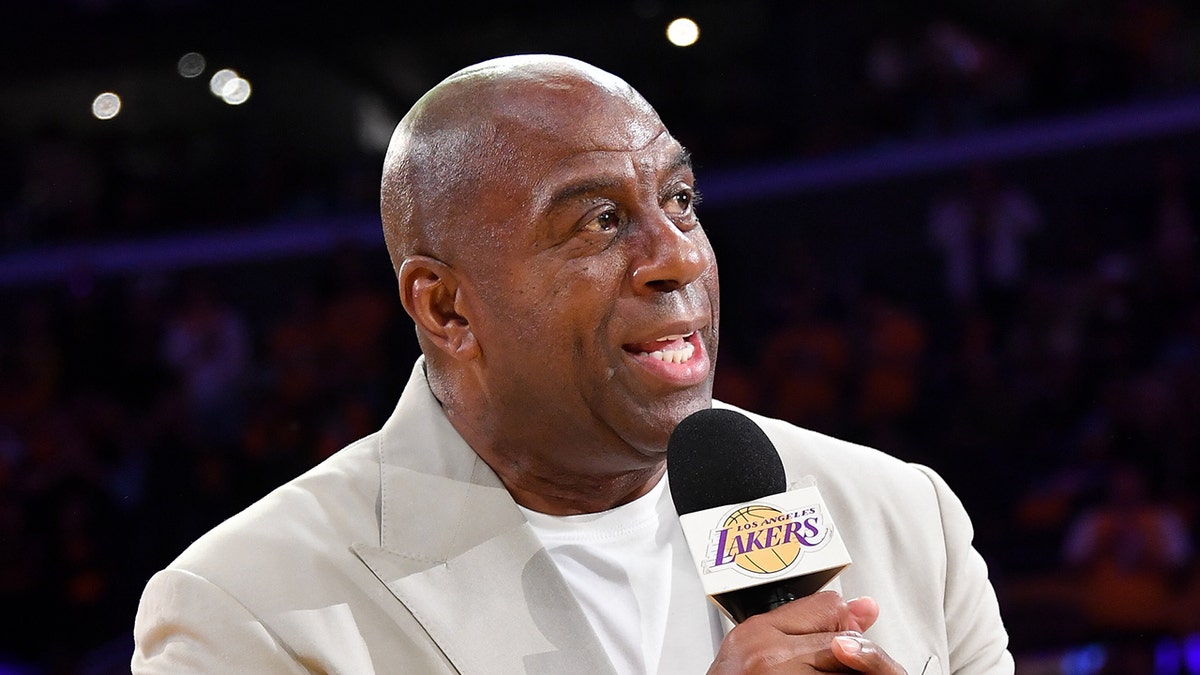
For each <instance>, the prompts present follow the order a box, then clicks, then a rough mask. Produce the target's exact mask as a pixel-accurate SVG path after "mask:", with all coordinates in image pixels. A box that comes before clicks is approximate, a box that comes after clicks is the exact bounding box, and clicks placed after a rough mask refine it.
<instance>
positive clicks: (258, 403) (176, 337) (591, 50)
mask: <svg viewBox="0 0 1200 675" xmlns="http://www.w3.org/2000/svg"><path fill="white" fill-rule="evenodd" d="M568 5H575V8H574V9H570V8H568ZM3 15H4V19H3V20H0V24H3V28H0V34H2V35H3V39H2V40H0V45H2V46H0V51H2V52H3V54H4V58H3V59H0V72H2V73H3V77H2V79H0V158H2V161H0V608H3V609H2V612H3V615H4V617H5V621H4V624H5V629H4V630H3V631H2V632H0V673H4V674H6V675H7V674H9V673H20V674H40V673H109V672H112V673H118V672H128V658H129V654H130V651H131V649H132V639H131V637H130V631H131V627H132V621H133V615H134V610H135V608H136V604H137V599H138V595H139V592H140V590H141V588H142V585H143V584H144V583H145V581H146V579H147V578H148V576H149V575H150V574H151V573H152V572H153V571H154V570H156V569H158V568H160V567H162V566H163V565H165V564H166V563H167V562H169V561H170V560H171V558H172V557H173V556H174V555H176V554H177V553H178V552H179V551H180V550H182V548H183V547H184V546H185V545H187V543H189V542H190V541H191V540H192V539H194V538H195V537H196V536H197V535H199V534H200V533H202V532H204V531H205V530H207V529H208V528H210V527H211V526H213V525H214V524H216V523H218V522H220V521H221V520H222V519H224V518H225V517H227V516H229V515H230V514H232V513H234V512H235V511H237V510H238V509H240V508H241V507H243V506H245V505H246V504H248V503H249V502H251V501H253V500H255V499H256V498H258V497H260V496H262V495H263V494H264V493H265V492H266V491H267V490H269V489H270V488H272V487H274V486H276V485H278V484H279V483H281V482H283V481H285V480H286V479H288V478H290V477H292V476H294V475H296V474H298V473H299V472H301V471H303V470H305V469H306V468H308V467H310V466H312V465H313V464H314V463H316V462H318V461H320V460H321V459H322V458H324V457H326V456H327V455H329V454H330V453H332V452H334V451H336V450H337V449H338V448H339V447H341V446H342V445H343V444H345V443H347V442H348V441H351V440H353V439H355V438H357V437H360V436H362V435H364V434H366V433H369V432H371V431H372V430H374V429H375V428H376V427H377V426H378V425H379V424H380V423H381V421H382V419H383V418H384V416H385V415H386V414H387V413H388V412H389V410H390V408H391V406H392V405H393V403H394V400H395V397H396V396H397V395H398V393H399V391H400V389H401V386H402V384H403V382H404V380H405V378H406V377H407V373H408V371H409V368H410V367H411V363H412V360H413V358H414V357H415V355H416V353H417V349H416V344H415V339H414V338H413V332H412V329H411V326H410V325H409V324H408V322H407V319H406V317H405V316H404V314H403V311H402V309H401V307H400V303H399V301H398V299H397V297H396V292H395V281H394V278H393V277H392V274H391V268H390V265H389V261H388V258H387V255H386V252H385V250H384V245H383V239H382V235H381V233H380V225H379V216H378V210H377V204H378V181H379V174H380V166H381V161H382V157H383V151H384V148H385V147H386V143H387V140H388V137H389V135H390V133H391V129H392V127H393V125H394V124H395V123H396V122H397V120H398V119H399V118H400V116H401V115H403V113H404V112H405V111H406V110H407V109H408V107H409V106H410V105H411V104H412V102H413V101H414V100H415V99H416V97H417V96H419V95H420V94H421V93H422V92H424V91H425V90H426V89H428V88H429V87H430V86H432V85H433V84H434V83H435V82H437V81H438V80H439V79H441V78H442V77H444V76H446V75H447V74H449V73H451V72H453V71H454V70H456V69H458V68H460V67H463V66H466V65H468V64H471V63H474V62H476V61H480V60H483V59H486V58H490V57H494V56H500V55H505V54H514V53H527V52H550V53H559V54H565V55H569V56H575V57H579V58H582V59H584V60H587V61H590V62H592V63H594V64H596V65H598V66H600V67H602V68H605V69H607V70H610V71H612V72H614V73H616V74H618V75H620V76H622V77H624V78H625V79H627V80H628V81H629V82H630V83H631V84H633V85H634V86H635V87H636V88H637V89H638V90H640V91H641V92H642V93H643V94H644V95H645V96H646V97H647V98H648V99H649V100H650V101H651V102H652V103H653V105H654V106H655V107H656V108H657V109H658V110H659V112H660V113H661V115H662V117H663V119H664V120H665V122H666V124H667V125H668V127H669V128H671V129H672V130H673V132H674V133H675V135H676V136H677V137H678V138H680V139H681V140H682V142H683V143H684V144H685V145H687V146H688V147H689V148H691V150H692V152H693V154H694V157H695V161H696V164H697V171H698V176H699V188H700V190H701V191H702V192H703V194H704V201H703V203H702V204H701V205H700V207H699V209H700V214H701V218H702V220H703V223H704V226H705V228H706V230H707V231H708V233H709V236H710V238H711V239H712V240H713V243H714V246H715V248H716V251H717V255H718V258H719V260H720V264H721V277H722V283H723V290H724V296H725V298H726V302H725V304H724V310H725V311H724V316H723V317H722V319H723V321H722V328H723V336H722V337H723V339H722V349H721V355H720V367H719V368H718V373H719V375H718V379H717V389H718V395H719V396H721V397H723V398H725V399H726V400H729V401H731V402H734V403H737V404H740V405H743V406H747V407H750V408H753V409H756V410H759V411H762V412H765V413H769V414H772V415H776V416H779V417H784V418H787V419H789V420H792V421H794V422H796V423H798V424H802V425H805V426H808V427H811V428H814V429H816V430H819V431H822V432H826V433H831V434H834V435H838V436H842V437H845V438H848V439H851V440H854V441H857V442H860V443H865V444H870V445H873V446H877V447H879V448H881V449H883V450H885V451H887V452H890V453H892V454H894V455H897V456H899V457H902V458H905V459H908V460H911V461H916V462H921V463H924V464H928V465H930V466H932V467H934V468H935V469H937V470H938V471H939V472H941V473H942V474H943V475H944V476H945V477H946V478H947V480H948V481H949V482H950V484H951V485H952V486H953V487H954V488H955V489H956V491H957V492H958V494H959V495H960V496H961V497H962V499H963V501H964V502H965V503H966V505H967V507H968V510H969V511H970V512H971V514H972V516H973V518H974V521H975V527H976V544H977V546H978V548H979V550H980V551H981V552H982V554H983V555H984V556H985V557H986V559H987V560H988V563H989V565H990V568H991V573H992V577H993V580H994V583H995V585H996V588H997V591H998V592H999V594H1000V599H1001V606H1002V609H1003V611H1004V614H1005V618H1006V621H1007V624H1008V627H1009V630H1010V631H1011V636H1012V649H1013V652H1014V654H1015V656H1016V660H1017V664H1018V672H1019V673H1023V674H1027V675H1034V674H1043V673H1044V674H1051V673H1063V674H1072V675H1084V674H1088V673H1120V674H1122V675H1125V674H1134V675H1137V674H1139V673H1151V674H1154V675H1166V674H1170V675H1178V674H1181V673H1191V674H1195V673H1200V583H1198V576H1200V575H1198V567H1197V553H1196V544H1197V539H1198V534H1200V530H1198V525H1197V517H1198V515H1200V511H1198V507H1200V490H1197V488H1196V485H1197V484H1198V483H1200V257H1198V256H1200V242H1198V240H1197V232H1198V231H1200V229H1198V228H1200V192H1198V188H1200V5H1197V4H1196V3H1193V2H1190V1H1188V0H1009V1H1008V2H974V1H969V0H958V1H952V0H943V1H941V2H926V3H895V2H885V1H882V0H876V1H873V2H871V1H860V0H849V1H848V2H810V1H807V0H797V1H789V2H784V1H779V2H772V1H768V0H746V1H739V2H717V1H705V0H692V1H685V0H678V1H676V0H616V1H614V2H607V3H560V2H556V3H550V2H528V3H514V4H512V5H511V6H507V7H505V6H502V3H465V4H464V3H453V5H452V6H451V5H450V3H445V6H444V5H443V3H433V2H431V3H411V2H394V3H386V5H385V4H384V3H378V4H377V3H366V2H344V3H316V2H305V1H297V2H286V3H285V2H280V1H278V0H272V1H266V2H238V3H233V2H202V1H200V0H158V1H152V0H54V1H50V2H32V1H25V2H10V3H6V4H5V7H4V9H3ZM682 18H686V19H690V20H691V21H692V23H691V24H687V23H682V24H674V26H675V29H674V30H672V31H671V32H670V37H668V26H671V25H672V23H673V22H674V21H675V20H676V19H682ZM681 28H682V30H680V29H681ZM689 28H691V29H698V38H696V39H695V40H694V42H692V43H691V44H688V39H689V38H688V35H687V33H688V32H689V31H688V30H687V29H689ZM691 32H693V33H694V32H695V30H692V31H691ZM681 34H682V37H681V36H680V35H681ZM693 37H695V36H693ZM672 39H674V40H675V42H678V43H680V44H675V43H673V42H672ZM464 199H470V195H464Z"/></svg>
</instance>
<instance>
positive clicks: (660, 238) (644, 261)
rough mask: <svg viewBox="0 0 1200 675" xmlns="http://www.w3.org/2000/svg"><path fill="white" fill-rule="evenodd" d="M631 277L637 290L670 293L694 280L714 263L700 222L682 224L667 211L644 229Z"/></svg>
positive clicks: (632, 265)
mask: <svg viewBox="0 0 1200 675" xmlns="http://www.w3.org/2000/svg"><path fill="white" fill-rule="evenodd" d="M637 239H638V246H637V249H638V251H637V254H636V255H635V256H634V259H633V260H632V261H631V265H630V280H631V282H632V283H633V288H634V291H635V292H637V293H669V292H671V291H675V290H678V289H680V288H683V287H684V286H687V285H688V284H690V283H692V282H693V281H695V280H696V279H697V278H699V277H700V275H702V274H704V271H705V270H707V269H708V268H709V266H711V265H712V264H713V253H712V247H711V246H710V245H709V243H708V237H707V236H705V234H704V230H703V229H701V228H700V226H699V224H697V223H695V222H694V221H693V222H692V223H689V224H688V225H686V226H684V227H681V226H680V224H679V223H677V222H675V221H673V220H671V219H670V218H669V217H667V216H666V214H662V213H660V214H659V215H658V217H657V218H655V219H654V220H653V221H652V222H650V223H648V224H647V226H646V227H645V228H643V232H642V236H640V237H638V238H637Z"/></svg>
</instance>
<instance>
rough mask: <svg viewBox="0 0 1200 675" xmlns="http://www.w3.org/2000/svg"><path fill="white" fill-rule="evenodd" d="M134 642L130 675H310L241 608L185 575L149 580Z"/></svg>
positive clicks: (162, 574)
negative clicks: (223, 674)
mask: <svg viewBox="0 0 1200 675" xmlns="http://www.w3.org/2000/svg"><path fill="white" fill-rule="evenodd" d="M133 637H134V652H133V661H132V663H131V664H130V665H131V669H132V671H133V673H134V675H142V674H147V675H148V674H152V673H154V674H157V673H280V674H283V673H307V672H308V671H307V669H305V668H304V667H302V666H301V665H300V664H299V663H297V662H296V660H295V658H294V657H293V656H292V654H290V653H289V652H288V651H287V650H286V649H285V648H284V647H283V646H282V645H281V644H280V643H279V641H278V640H277V639H276V637H275V636H274V635H272V634H271V633H270V631H268V630H267V628H266V627H265V626H263V624H262V622H260V621H259V620H258V619H257V618H255V616H254V615H253V614H251V613H250V611H249V610H247V609H246V608H245V607H244V606H242V604H241V603H239V602H238V601H237V600H236V599H234V598H233V597H232V596H231V595H229V594H228V593H227V592H225V591H224V590H223V589H221V588H220V587H218V586H217V585H215V584H213V583H211V582H209V581H208V580H206V579H204V578H203V577H201V576H198V575H196V574H193V573H191V572H187V571H183V570H178V569H167V570H163V571H162V572H159V573H158V574H156V575H154V577H153V578H151V579H150V582H149V583H148V584H147V585H146V590H145V591H144V592H143V594H142V600H141V604H140V605H139V606H138V612H137V618H136V619H135V621H134V627H133Z"/></svg>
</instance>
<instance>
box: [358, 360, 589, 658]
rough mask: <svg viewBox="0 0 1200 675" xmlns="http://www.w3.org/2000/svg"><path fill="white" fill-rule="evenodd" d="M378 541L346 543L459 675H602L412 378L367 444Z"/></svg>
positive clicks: (499, 494) (538, 563)
mask: <svg viewBox="0 0 1200 675" xmlns="http://www.w3.org/2000/svg"><path fill="white" fill-rule="evenodd" d="M379 439H380V441H379V446H380V447H379V450H380V472H381V473H380V481H381V482H380V503H379V509H380V514H379V516H380V540H379V542H378V544H377V545H376V542H371V543H363V544H359V545H356V546H355V547H354V550H355V553H357V554H358V556H359V558H361V559H362V561H363V562H364V563H366V565H367V566H368V567H370V568H371V571H372V572H374V574H375V576H376V577H378V578H379V580H380V581H382V582H383V583H384V584H385V585H386V586H387V588H388V590H389V591H391V593H392V595H394V596H395V597H396V599H397V600H399V601H400V602H401V603H403V604H404V606H405V607H406V608H407V609H408V610H409V612H410V613H411V614H412V615H413V617H415V618H416V620H417V621H419V622H420V623H421V625H422V626H423V627H424V628H425V631H426V632H427V633H428V634H429V636H430V638H432V639H433V640H434V642H436V643H437V645H438V647H439V648H441V650H442V652H443V653H444V654H445V655H446V657H447V658H448V659H449V660H450V661H451V663H453V664H454V666H455V668H457V669H458V670H459V671H460V672H462V673H468V674H470V673H496V672H528V673H561V672H595V673H605V672H612V667H611V665H610V664H609V662H608V659H607V657H606V655H605V654H604V650H603V648H602V647H601V646H600V644H599V641H598V640H597V639H596V637H595V635H594V633H593V631H592V629H591V627H590V625H589V624H588V621H587V618H586V617H585V616H584V615H583V611H582V610H581V609H580V608H579V605H578V603H577V602H576V601H575V598H574V596H573V595H572V594H571V592H570V590H569V589H568V588H567V586H566V583H565V582H564V581H563V579H562V576H561V575H560V574H559V572H558V569H557V568H556V567H555V565H554V563H553V562H552V561H551V560H550V557H549V555H548V554H547V553H546V551H545V550H544V549H543V548H542V545H541V542H540V541H539V540H538V539H537V537H536V535H534V534H533V532H532V530H530V529H529V526H528V525H527V524H526V523H525V517H524V516H523V515H522V514H521V512H520V510H519V509H518V508H517V506H516V504H515V503H514V502H513V500H512V497H511V496H509V494H508V491H507V490H505V489H504V486H503V484H501V482H500V480H499V478H497V477H496V475H495V473H494V472H492V470H491V468H490V467H488V466H487V464H486V463H484V462H483V461H482V460H480V459H479V457H478V456H477V455H476V454H475V453H474V451H473V450H471V448H470V447H469V446H468V445H467V444H466V442H465V441H463V439H462V437H461V436H459V435H458V433H457V432H456V431H455V430H454V428H453V427H452V426H451V425H450V423H449V420H447V419H446V416H445V414H444V413H443V412H442V410H441V407H440V405H439V404H438V403H437V401H436V399H434V397H433V395H432V394H431V393H430V391H429V387H428V385H427V384H426V381H425V376H424V363H423V361H419V362H418V363H417V365H416V367H415V368H414V370H413V376H412V378H411V379H410V380H409V383H408V386H407V387H406V388H405V390H404V394H403V395H402V396H401V398H400V403H399V405H398V406H397V407H396V412H395V413H393V415H392V417H391V419H389V420H388V422H387V423H386V424H385V425H384V428H383V432H382V433H381V434H380V436H379Z"/></svg>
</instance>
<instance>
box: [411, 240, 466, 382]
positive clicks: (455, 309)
mask: <svg viewBox="0 0 1200 675" xmlns="http://www.w3.org/2000/svg"><path fill="white" fill-rule="evenodd" d="M396 279H397V281H398V282H399V284H400V302H401V303H403V304H404V309H405V311H407V312H408V315H409V316H411V317H412V319H413V321H414V322H416V324H417V330H418V331H419V332H420V333H421V334H422V335H423V336H424V337H425V338H426V340H428V341H429V342H430V343H431V344H433V345H434V346H436V347H437V348H438V349H440V350H442V351H443V352H445V353H446V354H447V355H449V356H450V357H451V358H453V359H457V360H461V361H466V360H470V359H473V358H476V357H477V356H479V343H478V342H477V341H476V340H475V334H474V332H472V330H471V322H470V319H469V318H468V314H469V312H468V310H467V309H466V305H467V303H466V300H465V298H464V297H463V286H462V283H461V279H460V278H459V276H458V273H457V272H456V271H455V270H454V268H453V267H450V266H449V265H447V264H446V263H444V262H442V261H440V260H438V259H437V258H432V257H430V256H425V255H414V256H409V257H407V258H405V259H404V261H403V262H402V263H400V269H399V271H398V272H397V274H396Z"/></svg>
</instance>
